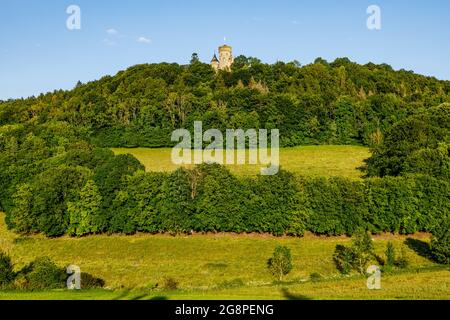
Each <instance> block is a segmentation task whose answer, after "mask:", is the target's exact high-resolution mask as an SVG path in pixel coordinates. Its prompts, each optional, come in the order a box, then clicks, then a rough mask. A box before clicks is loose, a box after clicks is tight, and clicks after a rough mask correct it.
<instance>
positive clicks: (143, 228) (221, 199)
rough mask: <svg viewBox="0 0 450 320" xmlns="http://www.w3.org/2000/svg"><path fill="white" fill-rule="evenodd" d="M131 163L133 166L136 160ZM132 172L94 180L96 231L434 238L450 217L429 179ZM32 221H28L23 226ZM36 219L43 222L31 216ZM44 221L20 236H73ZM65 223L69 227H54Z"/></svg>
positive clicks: (447, 187)
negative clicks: (361, 232) (362, 232)
mask: <svg viewBox="0 0 450 320" xmlns="http://www.w3.org/2000/svg"><path fill="white" fill-rule="evenodd" d="M124 160H126V159H124ZM124 163H127V165H128V164H129V161H128V162H127V161H125V162H124ZM106 168H107V170H106V171H105V172H104V174H105V175H106V176H108V174H107V172H109V173H112V172H114V170H109V169H110V168H108V167H106ZM127 170H129V171H128V172H127V175H125V176H121V175H115V178H116V179H117V180H115V181H110V182H109V183H108V184H102V182H101V181H105V180H102V179H99V177H100V176H99V174H97V175H95V176H94V180H95V181H96V183H97V181H98V183H99V188H98V189H99V190H100V194H101V197H102V199H103V200H102V206H101V208H100V209H101V212H102V213H101V214H102V215H103V218H102V219H97V220H98V221H99V222H98V223H99V224H101V225H99V226H98V228H90V229H91V230H98V231H99V232H110V233H126V234H132V233H135V232H146V233H159V232H169V233H190V232H237V233H244V232H258V233H271V234H274V235H285V234H287V235H296V236H300V235H303V234H304V233H305V232H306V231H311V232H313V233H315V234H321V235H343V234H348V235H352V234H353V233H354V232H355V231H356V230H357V229H359V228H364V229H368V230H370V231H371V232H374V233H380V232H396V233H402V234H409V233H414V232H418V231H432V230H433V229H434V228H435V227H436V225H437V224H438V221H440V220H441V221H442V219H443V217H448V215H449V212H450V196H449V195H450V183H449V181H448V180H439V179H436V178H432V177H429V176H405V177H385V178H370V179H364V180H351V179H346V178H338V177H336V178H323V177H301V176H296V175H294V174H292V173H289V172H286V171H284V170H280V172H279V173H278V174H277V175H274V176H258V177H251V178H249V177H237V176H234V175H232V174H231V173H230V172H229V171H228V170H227V169H225V168H224V167H221V166H219V165H215V164H213V165H206V164H205V165H200V166H198V167H196V168H194V169H192V170H188V169H178V170H176V171H174V172H172V173H150V172H144V171H142V170H141V169H140V168H139V166H137V165H134V166H133V165H132V166H127ZM109 178H110V177H108V179H106V178H105V179H106V180H110V179H109ZM89 183H91V184H92V183H93V182H92V181H89ZM111 186H114V188H111ZM30 188H31V190H33V189H35V188H33V186H30ZM40 195H41V194H40V193H37V194H36V196H40ZM78 198H80V197H78ZM74 199H77V196H73V197H71V198H70V200H71V201H72V202H71V203H73V201H76V200H74ZM39 200H40V203H41V205H42V208H48V207H49V206H46V205H45V199H42V198H39ZM63 200H64V199H63ZM82 200H83V199H80V200H79V201H82ZM30 201H32V200H30ZM49 201H52V202H54V201H55V199H54V198H50V199H49ZM17 204H21V203H20V202H17ZM83 205H84V207H86V204H83ZM21 206H22V207H24V208H27V207H26V206H25V205H24V204H21ZM72 206H73V205H72ZM52 207H55V205H54V204H52ZM66 207H67V206H65V205H64V204H61V205H60V206H57V208H58V210H59V211H58V213H57V214H58V216H59V217H65V216H66V214H65V213H64V212H63V211H64V210H65V208H66ZM73 207H75V208H76V207H77V206H76V205H75V206H73ZM80 207H83V206H80ZM94 209H95V208H94ZM32 212H38V213H39V212H41V211H33V210H32ZM8 214H9V215H12V217H9V218H10V220H11V221H15V220H18V219H15V217H14V215H16V214H20V208H19V209H17V208H16V209H15V210H11V212H9V213H8ZM50 216H51V214H50ZM27 217H28V215H21V216H20V219H22V220H23V219H26V218H27ZM29 217H30V219H32V221H42V220H41V219H40V217H38V216H33V215H32V214H31V215H29ZM97 220H93V221H97ZM45 221H46V223H47V225H45V226H44V225H42V224H40V223H38V224H30V223H25V222H26V221H25V222H23V223H22V224H21V227H22V228H24V227H26V226H30V225H32V227H30V230H20V231H22V232H24V231H25V233H26V231H29V232H36V231H37V232H44V233H46V234H49V232H48V230H53V229H56V230H58V231H59V232H58V233H54V234H51V235H53V236H55V235H59V234H63V233H67V232H68V230H70V227H71V226H70V225H67V221H68V220H67V219H66V218H64V219H48V216H47V219H46V220H45ZM58 221H63V222H64V224H63V225H57V226H53V225H48V223H50V224H57V223H58ZM88 229H89V228H88Z"/></svg>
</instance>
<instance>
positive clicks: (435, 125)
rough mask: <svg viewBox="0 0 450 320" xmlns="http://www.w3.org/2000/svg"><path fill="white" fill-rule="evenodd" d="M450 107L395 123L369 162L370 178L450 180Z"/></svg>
mask: <svg viewBox="0 0 450 320" xmlns="http://www.w3.org/2000/svg"><path fill="white" fill-rule="evenodd" d="M449 143H450V104H449V103H444V104H442V105H440V106H438V107H433V108H430V109H426V110H422V112H419V113H417V114H414V115H412V116H410V117H407V118H406V119H403V120H401V121H399V122H397V123H395V124H394V125H393V126H392V127H391V128H390V129H389V130H387V132H386V135H385V139H384V141H383V143H382V144H380V145H379V146H377V147H376V148H375V149H374V153H373V155H372V157H371V158H370V159H368V160H367V173H368V175H369V176H380V177H383V176H387V175H390V176H398V175H401V174H405V173H420V174H429V175H432V176H435V177H439V178H447V179H448V177H449V163H450V160H449V158H450V154H449V149H448V144H449Z"/></svg>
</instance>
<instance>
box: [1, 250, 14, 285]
mask: <svg viewBox="0 0 450 320" xmlns="http://www.w3.org/2000/svg"><path fill="white" fill-rule="evenodd" d="M15 276H16V274H15V273H14V266H13V264H12V262H11V258H10V257H9V256H8V255H7V254H6V253H4V252H2V251H0V289H2V288H4V287H6V286H8V285H9V284H10V283H11V282H12V281H14V278H15Z"/></svg>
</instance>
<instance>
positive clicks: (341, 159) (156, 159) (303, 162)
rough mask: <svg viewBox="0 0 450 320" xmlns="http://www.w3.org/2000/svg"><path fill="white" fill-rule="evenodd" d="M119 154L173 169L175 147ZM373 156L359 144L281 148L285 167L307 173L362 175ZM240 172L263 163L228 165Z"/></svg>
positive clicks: (157, 167) (256, 170)
mask: <svg viewBox="0 0 450 320" xmlns="http://www.w3.org/2000/svg"><path fill="white" fill-rule="evenodd" d="M113 151H114V152H115V153H116V154H132V155H133V156H135V157H136V158H137V159H138V160H139V161H140V162H141V163H142V164H143V165H144V166H145V168H146V170H147V171H173V170H175V169H176V168H177V166H176V165H175V164H173V163H172V161H171V152H172V149H167V148H165V149H148V148H136V149H125V148H118V149H113ZM369 157H370V151H369V149H368V148H365V147H358V146H304V147H295V148H283V149H280V164H281V167H282V168H283V169H285V170H288V171H292V172H295V173H299V174H302V175H307V176H343V177H349V178H359V177H361V171H359V170H358V169H357V168H358V167H360V166H361V165H362V164H363V160H364V159H367V158H369ZM227 167H228V168H229V169H230V170H231V171H232V172H233V173H236V174H239V175H255V174H258V173H259V170H260V168H261V165H249V164H247V165H227Z"/></svg>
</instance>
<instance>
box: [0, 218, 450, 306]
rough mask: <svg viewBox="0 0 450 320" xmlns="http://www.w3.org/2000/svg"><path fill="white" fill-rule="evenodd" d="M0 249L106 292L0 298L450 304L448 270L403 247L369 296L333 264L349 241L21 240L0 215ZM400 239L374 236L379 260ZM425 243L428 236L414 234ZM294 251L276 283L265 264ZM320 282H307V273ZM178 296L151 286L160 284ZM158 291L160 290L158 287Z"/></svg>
mask: <svg viewBox="0 0 450 320" xmlns="http://www.w3.org/2000/svg"><path fill="white" fill-rule="evenodd" d="M0 221H1V222H0V248H1V249H2V250H4V251H6V252H8V253H9V254H10V255H11V256H12V259H13V261H14V262H15V263H16V268H17V269H19V268H21V267H22V266H24V265H25V264H26V263H28V262H30V261H32V260H33V259H35V258H36V257H40V256H49V257H51V258H52V259H53V260H54V261H56V262H57V263H58V264H59V265H61V266H65V265H68V264H77V265H79V266H80V267H81V269H82V271H84V272H88V273H91V274H93V275H95V276H98V277H101V278H103V279H104V280H105V281H106V287H107V288H106V289H105V290H87V291H83V290H82V291H81V292H69V291H65V290H63V291H44V292H18V291H4V292H0V299H246V298H248V299H450V271H449V269H448V268H443V267H440V266H438V265H436V264H435V263H433V262H432V261H430V260H428V259H427V258H426V257H423V256H421V255H420V254H418V253H417V252H416V251H415V250H412V249H411V248H409V247H405V248H406V254H407V256H408V259H409V261H410V264H411V267H410V269H408V270H405V271H401V272H397V273H390V274H383V277H382V289H381V290H375V291H374V290H368V289H367V288H366V280H365V278H364V277H359V276H352V277H349V278H344V277H342V276H340V275H339V274H338V273H337V271H336V269H335V267H334V265H333V262H332V260H331V255H332V252H333V250H334V247H335V245H336V244H338V243H348V241H349V239H348V238H346V237H316V236H312V235H307V236H305V237H303V238H289V237H282V238H276V237H272V236H268V235H232V234H216V235H193V236H178V237H172V236H169V235H135V236H121V235H113V236H107V235H99V236H91V237H86V238H81V239H73V238H67V237H63V238H59V239H47V238H44V237H42V236H31V237H19V236H17V235H15V234H13V233H11V232H9V231H7V230H6V226H5V224H4V222H3V221H4V219H3V214H1V215H0ZM406 238H407V237H405V236H394V235H380V236H376V237H375V238H374V241H375V247H376V250H377V252H378V253H379V254H382V253H383V251H384V249H385V246H386V243H387V241H389V240H391V241H393V242H394V244H395V246H396V247H397V248H400V247H401V246H402V245H404V244H403V243H404V241H405V240H406ZM414 238H415V239H416V241H417V242H418V243H421V244H424V243H425V242H427V241H428V238H429V236H428V235H426V234H418V235H415V236H414ZM280 244H282V245H287V246H288V247H290V248H291V250H292V254H293V259H294V269H293V271H292V272H291V273H290V274H289V275H288V276H287V277H286V279H285V282H284V283H282V284H276V283H274V282H273V278H272V276H271V275H270V274H269V273H268V271H267V269H266V260H267V259H268V258H269V257H270V255H271V253H272V252H273V249H274V248H275V246H276V245H280ZM313 272H317V273H319V274H321V276H322V280H320V281H319V282H311V281H310V280H309V277H310V274H311V273H313ZM166 277H172V278H173V279H175V280H176V281H178V282H179V290H176V291H165V290H162V289H158V288H155V285H156V284H161V283H162V281H163V280H164V278H166ZM159 287H160V286H159Z"/></svg>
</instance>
